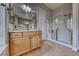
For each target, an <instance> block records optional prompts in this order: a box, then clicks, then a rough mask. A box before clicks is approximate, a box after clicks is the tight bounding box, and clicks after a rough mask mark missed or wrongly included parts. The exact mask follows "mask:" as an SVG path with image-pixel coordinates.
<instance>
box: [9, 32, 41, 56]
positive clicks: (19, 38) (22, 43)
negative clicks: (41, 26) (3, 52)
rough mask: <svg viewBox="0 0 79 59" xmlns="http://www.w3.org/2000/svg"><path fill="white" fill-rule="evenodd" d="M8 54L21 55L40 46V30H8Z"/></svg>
mask: <svg viewBox="0 0 79 59" xmlns="http://www.w3.org/2000/svg"><path fill="white" fill-rule="evenodd" d="M9 40H10V44H9V45H10V55H21V54H23V53H26V52H28V51H31V50H32V49H35V48H37V47H40V46H41V34H40V31H32V32H19V33H18V32H9Z"/></svg>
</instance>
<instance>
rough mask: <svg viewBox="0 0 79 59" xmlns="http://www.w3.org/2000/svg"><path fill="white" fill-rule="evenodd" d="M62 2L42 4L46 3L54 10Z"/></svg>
mask: <svg viewBox="0 0 79 59" xmlns="http://www.w3.org/2000/svg"><path fill="white" fill-rule="evenodd" d="M63 4H64V3H45V4H44V5H46V6H47V7H48V8H50V9H52V10H54V9H56V8H58V7H60V6H61V5H63Z"/></svg>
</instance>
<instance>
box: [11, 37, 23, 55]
mask: <svg viewBox="0 0 79 59" xmlns="http://www.w3.org/2000/svg"><path fill="white" fill-rule="evenodd" d="M23 48H24V47H23V39H22V38H16V39H12V40H11V55H19V54H20V53H21V52H22V51H23Z"/></svg>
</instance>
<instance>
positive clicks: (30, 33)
mask: <svg viewBox="0 0 79 59" xmlns="http://www.w3.org/2000/svg"><path fill="white" fill-rule="evenodd" d="M28 35H36V32H23V36H28Z"/></svg>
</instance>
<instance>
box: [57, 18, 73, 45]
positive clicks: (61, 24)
mask: <svg viewBox="0 0 79 59" xmlns="http://www.w3.org/2000/svg"><path fill="white" fill-rule="evenodd" d="M69 21H71V20H70V19H68V18H67V19H65V17H59V18H58V21H57V25H56V26H57V29H56V40H57V41H60V42H63V43H65V44H69V45H71V39H72V31H71V28H70V24H71V22H69Z"/></svg>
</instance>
